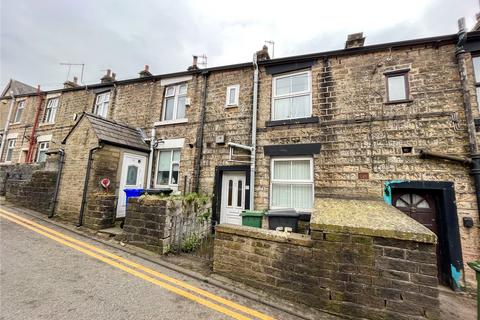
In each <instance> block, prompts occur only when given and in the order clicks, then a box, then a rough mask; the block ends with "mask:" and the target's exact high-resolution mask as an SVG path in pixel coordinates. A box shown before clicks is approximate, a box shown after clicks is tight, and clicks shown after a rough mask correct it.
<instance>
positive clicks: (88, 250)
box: [0, 209, 273, 320]
mask: <svg viewBox="0 0 480 320" xmlns="http://www.w3.org/2000/svg"><path fill="white" fill-rule="evenodd" d="M0 217H2V218H4V219H7V220H9V221H12V222H14V223H16V224H18V225H21V226H23V227H25V228H27V229H30V230H32V231H34V232H37V233H39V234H41V235H43V236H45V237H47V238H50V239H52V240H55V241H57V242H59V243H61V244H63V245H65V246H67V247H70V248H73V249H75V250H78V251H80V252H82V253H84V254H86V255H88V256H90V257H93V258H95V259H98V260H100V261H102V262H105V263H106V264H109V265H111V266H114V267H116V268H118V269H121V270H123V271H125V272H128V273H130V274H132V275H134V276H136V277H138V278H141V279H143V280H146V281H148V282H151V283H153V284H156V285H158V286H160V287H162V288H164V289H167V290H169V291H171V292H174V293H176V294H178V295H180V296H182V297H185V298H187V299H190V300H192V301H195V302H197V303H199V304H202V305H204V306H207V307H209V308H211V309H213V310H216V311H218V312H221V313H223V314H226V315H228V316H230V317H232V318H234V319H239V320H247V319H251V318H249V317H247V316H244V315H242V314H240V313H238V312H235V311H232V310H230V309H227V308H225V307H224V306H222V305H219V304H216V303H220V304H223V305H225V306H228V307H230V308H232V309H234V310H237V311H240V312H243V313H245V314H247V315H250V316H253V317H255V318H258V319H261V320H273V318H272V317H270V316H267V315H265V314H263V313H261V312H258V311H256V310H253V309H250V308H247V307H245V306H242V305H240V304H238V303H235V302H233V301H230V300H228V299H225V298H222V297H220V296H217V295H215V294H212V293H210V292H208V291H205V290H203V289H200V288H197V287H195V286H192V285H190V284H188V283H186V282H183V281H180V280H177V279H175V278H172V277H169V276H167V275H165V274H162V273H160V272H158V271H155V270H152V269H150V268H147V267H145V266H143V265H141V264H138V263H135V262H133V261H130V260H128V259H125V258H123V257H120V256H118V255H115V254H113V253H111V252H108V251H106V250H103V249H100V248H98V247H95V246H93V245H90V244H88V243H85V242H82V241H79V240H77V239H75V238H72V237H69V236H67V235H65V234H63V233H61V232H58V231H55V230H53V229H51V228H47V227H45V226H43V225H41V224H38V223H35V222H33V221H31V220H29V219H25V218H22V217H20V216H18V215H16V214H13V213H11V212H8V211H5V210H3V209H0ZM99 254H101V255H99ZM102 255H103V256H102ZM107 257H108V258H107ZM119 262H121V263H123V264H120V263H119ZM124 264H125V265H124ZM127 266H130V267H132V268H135V269H137V270H135V269H132V268H130V267H127ZM138 270H140V271H142V272H140V271H138ZM147 274H148V275H147ZM149 275H151V276H154V277H155V278H153V277H151V276H149ZM156 278H159V279H162V280H164V281H167V282H170V283H171V284H174V285H176V286H178V287H181V288H184V289H187V290H189V291H191V292H194V293H196V294H198V295H200V296H203V297H206V298H208V299H211V300H213V301H214V302H216V303H214V302H212V301H209V300H206V299H204V298H202V297H199V296H197V295H194V294H192V293H190V292H188V291H185V290H182V289H180V288H178V287H175V286H172V285H170V284H168V283H166V282H163V281H160V280H158V279H156Z"/></svg>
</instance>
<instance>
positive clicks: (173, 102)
mask: <svg viewBox="0 0 480 320" xmlns="http://www.w3.org/2000/svg"><path fill="white" fill-rule="evenodd" d="M186 101H187V84H186V83H183V84H179V85H176V86H169V87H167V88H166V89H165V101H164V103H163V114H162V120H163V121H172V120H183V119H185V106H186Z"/></svg>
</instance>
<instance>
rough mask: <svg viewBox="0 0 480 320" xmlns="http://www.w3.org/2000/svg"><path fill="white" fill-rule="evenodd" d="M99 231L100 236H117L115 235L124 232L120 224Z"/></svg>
mask: <svg viewBox="0 0 480 320" xmlns="http://www.w3.org/2000/svg"><path fill="white" fill-rule="evenodd" d="M97 233H98V234H99V236H107V237H115V236H118V235H119V234H122V233H123V229H122V228H120V227H118V226H115V227H113V228H106V229H101V230H98V231H97Z"/></svg>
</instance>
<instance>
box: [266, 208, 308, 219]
mask: <svg viewBox="0 0 480 320" xmlns="http://www.w3.org/2000/svg"><path fill="white" fill-rule="evenodd" d="M265 215H266V216H267V217H295V218H298V217H299V216H300V214H299V213H298V212H297V211H296V210H295V209H288V208H287V209H271V210H268V211H267V212H266V213H265Z"/></svg>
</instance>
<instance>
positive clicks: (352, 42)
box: [345, 32, 365, 49]
mask: <svg viewBox="0 0 480 320" xmlns="http://www.w3.org/2000/svg"><path fill="white" fill-rule="evenodd" d="M364 43H365V37H364V36H363V32H358V33H352V34H349V35H348V37H347V41H346V42H345V49H350V48H358V47H363V44H364Z"/></svg>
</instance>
